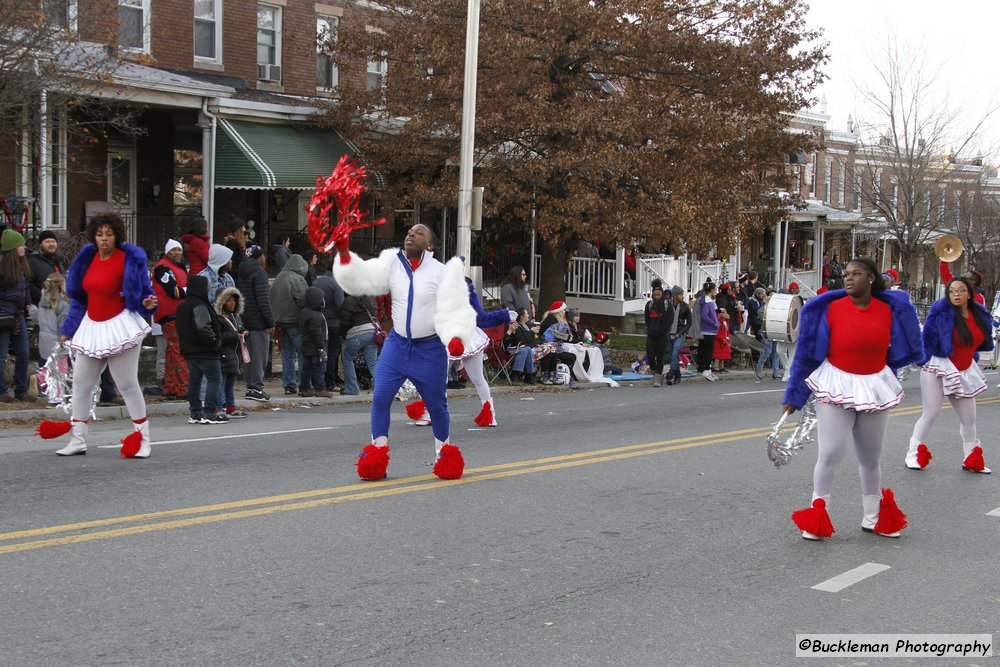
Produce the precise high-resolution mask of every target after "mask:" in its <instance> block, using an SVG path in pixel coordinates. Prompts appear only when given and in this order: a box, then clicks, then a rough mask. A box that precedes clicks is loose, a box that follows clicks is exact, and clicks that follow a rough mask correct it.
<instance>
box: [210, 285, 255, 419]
mask: <svg viewBox="0 0 1000 667" xmlns="http://www.w3.org/2000/svg"><path fill="white" fill-rule="evenodd" d="M215 312H216V313H217V314H218V315H219V329H220V330H221V332H222V358H221V359H220V365H221V367H222V403H221V405H224V406H225V410H226V416H227V417H229V418H230V419H243V418H244V417H247V416H248V413H247V411H246V410H240V409H239V408H237V407H236V395H235V393H236V378H238V377H239V375H240V372H241V371H242V369H243V358H244V352H245V350H246V345H245V344H244V340H243V339H244V337H245V336H246V329H244V327H243V319H242V318H241V317H240V315H242V314H243V295H242V294H240V291H239V290H238V289H236V288H235V287H227V288H225V289H223V290H222V291H221V292H219V295H218V296H217V297H216V299H215ZM246 356H247V357H249V354H248V355H246Z"/></svg>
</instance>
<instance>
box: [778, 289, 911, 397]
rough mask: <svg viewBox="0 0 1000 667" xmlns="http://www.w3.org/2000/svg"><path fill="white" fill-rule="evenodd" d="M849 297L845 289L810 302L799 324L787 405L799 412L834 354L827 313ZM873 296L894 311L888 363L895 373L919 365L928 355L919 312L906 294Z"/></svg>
mask: <svg viewBox="0 0 1000 667" xmlns="http://www.w3.org/2000/svg"><path fill="white" fill-rule="evenodd" d="M846 295H847V292H845V291H844V290H842V289H839V290H833V291H832V292H827V293H825V294H821V295H819V296H817V297H813V298H812V299H809V301H808V303H806V305H805V306H804V307H803V308H802V313H801V316H800V320H799V338H798V346H797V347H796V349H795V358H794V359H793V360H792V367H791V370H790V372H789V374H788V388H787V389H786V390H785V398H784V399H783V401H782V402H783V403H788V404H790V405H792V406H793V407H795V408H796V409H799V408H801V407H802V406H803V405H805V403H806V401H807V400H809V394H810V389H809V386H808V385H807V384H806V378H807V377H809V376H810V375H812V372H813V371H814V370H816V369H817V368H819V366H820V364H822V363H823V361H824V360H825V359H826V357H827V353H828V352H829V350H830V325H829V323H828V322H827V320H826V311H827V309H828V308H829V307H830V304H831V303H833V302H834V301H836V300H837V299H840V298H843V297H844V296H846ZM872 296H873V297H874V298H876V299H878V300H880V301H884V302H885V303H887V304H888V305H889V308H890V310H891V311H892V332H891V334H890V338H889V352H888V354H886V359H885V363H886V365H887V366H889V368H891V369H892V370H893V371H896V370H898V369H900V368H903V367H904V366H909V365H910V364H915V363H917V362H919V361H920V359H921V358H922V357H923V355H924V351H923V345H922V344H921V341H920V320H919V319H918V318H917V310H916V308H914V307H913V303H912V302H911V301H910V296H909V295H908V294H907V293H906V292H902V291H896V290H883V291H881V292H875V293H873V294H872Z"/></svg>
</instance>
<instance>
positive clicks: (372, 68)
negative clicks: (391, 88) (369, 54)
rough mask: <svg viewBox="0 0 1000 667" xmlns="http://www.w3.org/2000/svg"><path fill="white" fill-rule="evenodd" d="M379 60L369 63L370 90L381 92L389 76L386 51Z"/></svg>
mask: <svg viewBox="0 0 1000 667" xmlns="http://www.w3.org/2000/svg"><path fill="white" fill-rule="evenodd" d="M379 55H380V56H381V57H380V58H379V59H377V60H369V61H368V90H380V89H381V88H383V87H384V86H385V79H386V76H387V75H388V74H389V61H388V60H387V58H388V55H389V54H387V53H386V52H385V51H383V52H382V53H380V54H379Z"/></svg>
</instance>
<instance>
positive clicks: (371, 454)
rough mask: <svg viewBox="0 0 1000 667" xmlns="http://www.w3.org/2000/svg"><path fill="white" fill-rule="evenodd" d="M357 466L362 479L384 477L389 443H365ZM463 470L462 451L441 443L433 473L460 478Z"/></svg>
mask: <svg viewBox="0 0 1000 667" xmlns="http://www.w3.org/2000/svg"><path fill="white" fill-rule="evenodd" d="M357 468H358V477H360V478H361V479H363V480H366V481H371V482H375V481H378V480H380V479H385V477H386V473H387V472H388V469H389V445H381V446H380V445H376V444H375V443H372V444H370V445H367V446H366V447H365V448H364V449H362V450H361V453H360V454H359V455H358V462H357ZM464 471H465V459H464V458H463V457H462V451H461V450H460V449H459V448H458V447H455V446H454V445H449V444H448V443H445V444H444V445H442V446H441V449H440V450H439V451H438V455H437V460H436V461H435V462H434V474H435V475H437V476H438V477H440V478H441V479H460V478H461V477H462V473H463V472H464Z"/></svg>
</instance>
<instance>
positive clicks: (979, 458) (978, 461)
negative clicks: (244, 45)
mask: <svg viewBox="0 0 1000 667" xmlns="http://www.w3.org/2000/svg"><path fill="white" fill-rule="evenodd" d="M962 467H963V468H966V469H968V470H974V471H976V472H979V471H980V470H982V469H983V468H985V467H986V461H985V460H984V459H983V448H982V447H979V446H976V447H973V448H972V452H971V453H970V454H969V455H968V456H967V457H965V460H964V461H962Z"/></svg>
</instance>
